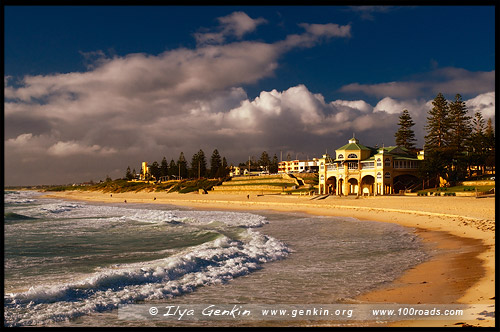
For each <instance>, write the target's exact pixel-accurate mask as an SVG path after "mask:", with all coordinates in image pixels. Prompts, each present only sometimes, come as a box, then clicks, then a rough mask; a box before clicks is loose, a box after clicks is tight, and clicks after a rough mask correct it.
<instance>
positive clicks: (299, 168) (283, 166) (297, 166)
mask: <svg viewBox="0 0 500 332" xmlns="http://www.w3.org/2000/svg"><path fill="white" fill-rule="evenodd" d="M318 170H319V160H318V159H316V158H313V159H312V160H290V161H282V162H279V163H278V173H304V172H311V173H317V172H318Z"/></svg>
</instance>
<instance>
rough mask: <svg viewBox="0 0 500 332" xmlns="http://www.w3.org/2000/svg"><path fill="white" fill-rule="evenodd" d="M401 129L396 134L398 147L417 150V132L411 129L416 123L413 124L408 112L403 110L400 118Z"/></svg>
mask: <svg viewBox="0 0 500 332" xmlns="http://www.w3.org/2000/svg"><path fill="white" fill-rule="evenodd" d="M398 125H399V129H398V131H397V132H396V133H395V134H394V136H395V137H396V145H397V146H402V147H405V148H407V149H408V150H414V149H415V141H416V139H415V132H414V131H413V130H412V129H411V128H412V127H413V126H414V125H415V122H413V120H412V118H411V116H410V113H409V112H408V110H403V113H402V114H401V116H400V117H399V123H398Z"/></svg>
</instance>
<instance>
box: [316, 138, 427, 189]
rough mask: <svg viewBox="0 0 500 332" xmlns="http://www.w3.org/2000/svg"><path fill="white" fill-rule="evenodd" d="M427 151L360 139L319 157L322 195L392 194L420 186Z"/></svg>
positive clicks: (354, 139)
mask: <svg viewBox="0 0 500 332" xmlns="http://www.w3.org/2000/svg"><path fill="white" fill-rule="evenodd" d="M422 160H423V154H421V155H419V158H417V156H416V155H413V154H411V153H410V151H408V150H406V149H404V148H402V147H398V146H391V147H383V148H371V147H366V146H364V145H361V144H359V141H358V140H357V139H356V138H351V139H350V140H349V143H348V144H346V145H344V146H342V147H340V148H338V149H336V150H335V158H334V159H332V158H331V157H330V156H329V155H328V154H325V155H323V157H322V158H321V159H319V172H318V174H319V194H331V195H358V196H362V195H388V194H394V193H399V192H400V191H401V190H403V191H406V190H412V189H415V188H416V187H417V186H418V185H419V181H418V178H417V172H418V167H419V164H420V162H421V161H422Z"/></svg>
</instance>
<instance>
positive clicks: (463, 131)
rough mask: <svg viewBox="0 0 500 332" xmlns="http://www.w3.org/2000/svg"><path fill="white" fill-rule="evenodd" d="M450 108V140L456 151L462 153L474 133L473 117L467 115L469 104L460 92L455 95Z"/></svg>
mask: <svg viewBox="0 0 500 332" xmlns="http://www.w3.org/2000/svg"><path fill="white" fill-rule="evenodd" d="M449 108H450V112H449V120H450V131H449V135H450V136H449V138H448V141H449V142H450V146H451V147H452V148H453V149H454V150H455V152H456V153H462V152H463V149H464V148H465V146H466V144H467V140H468V139H469V137H470V135H471V133H472V128H471V123H470V121H471V117H470V116H468V115H467V113H468V112H467V106H466V105H465V102H464V101H462V96H460V95H459V94H457V95H456V96H455V101H454V102H451V103H450V104H449Z"/></svg>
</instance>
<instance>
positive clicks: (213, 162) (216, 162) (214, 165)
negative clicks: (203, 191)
mask: <svg viewBox="0 0 500 332" xmlns="http://www.w3.org/2000/svg"><path fill="white" fill-rule="evenodd" d="M221 166H222V160H221V157H220V154H219V151H217V149H215V150H214V152H213V153H212V157H210V177H211V178H215V177H218V173H220V168H221Z"/></svg>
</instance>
